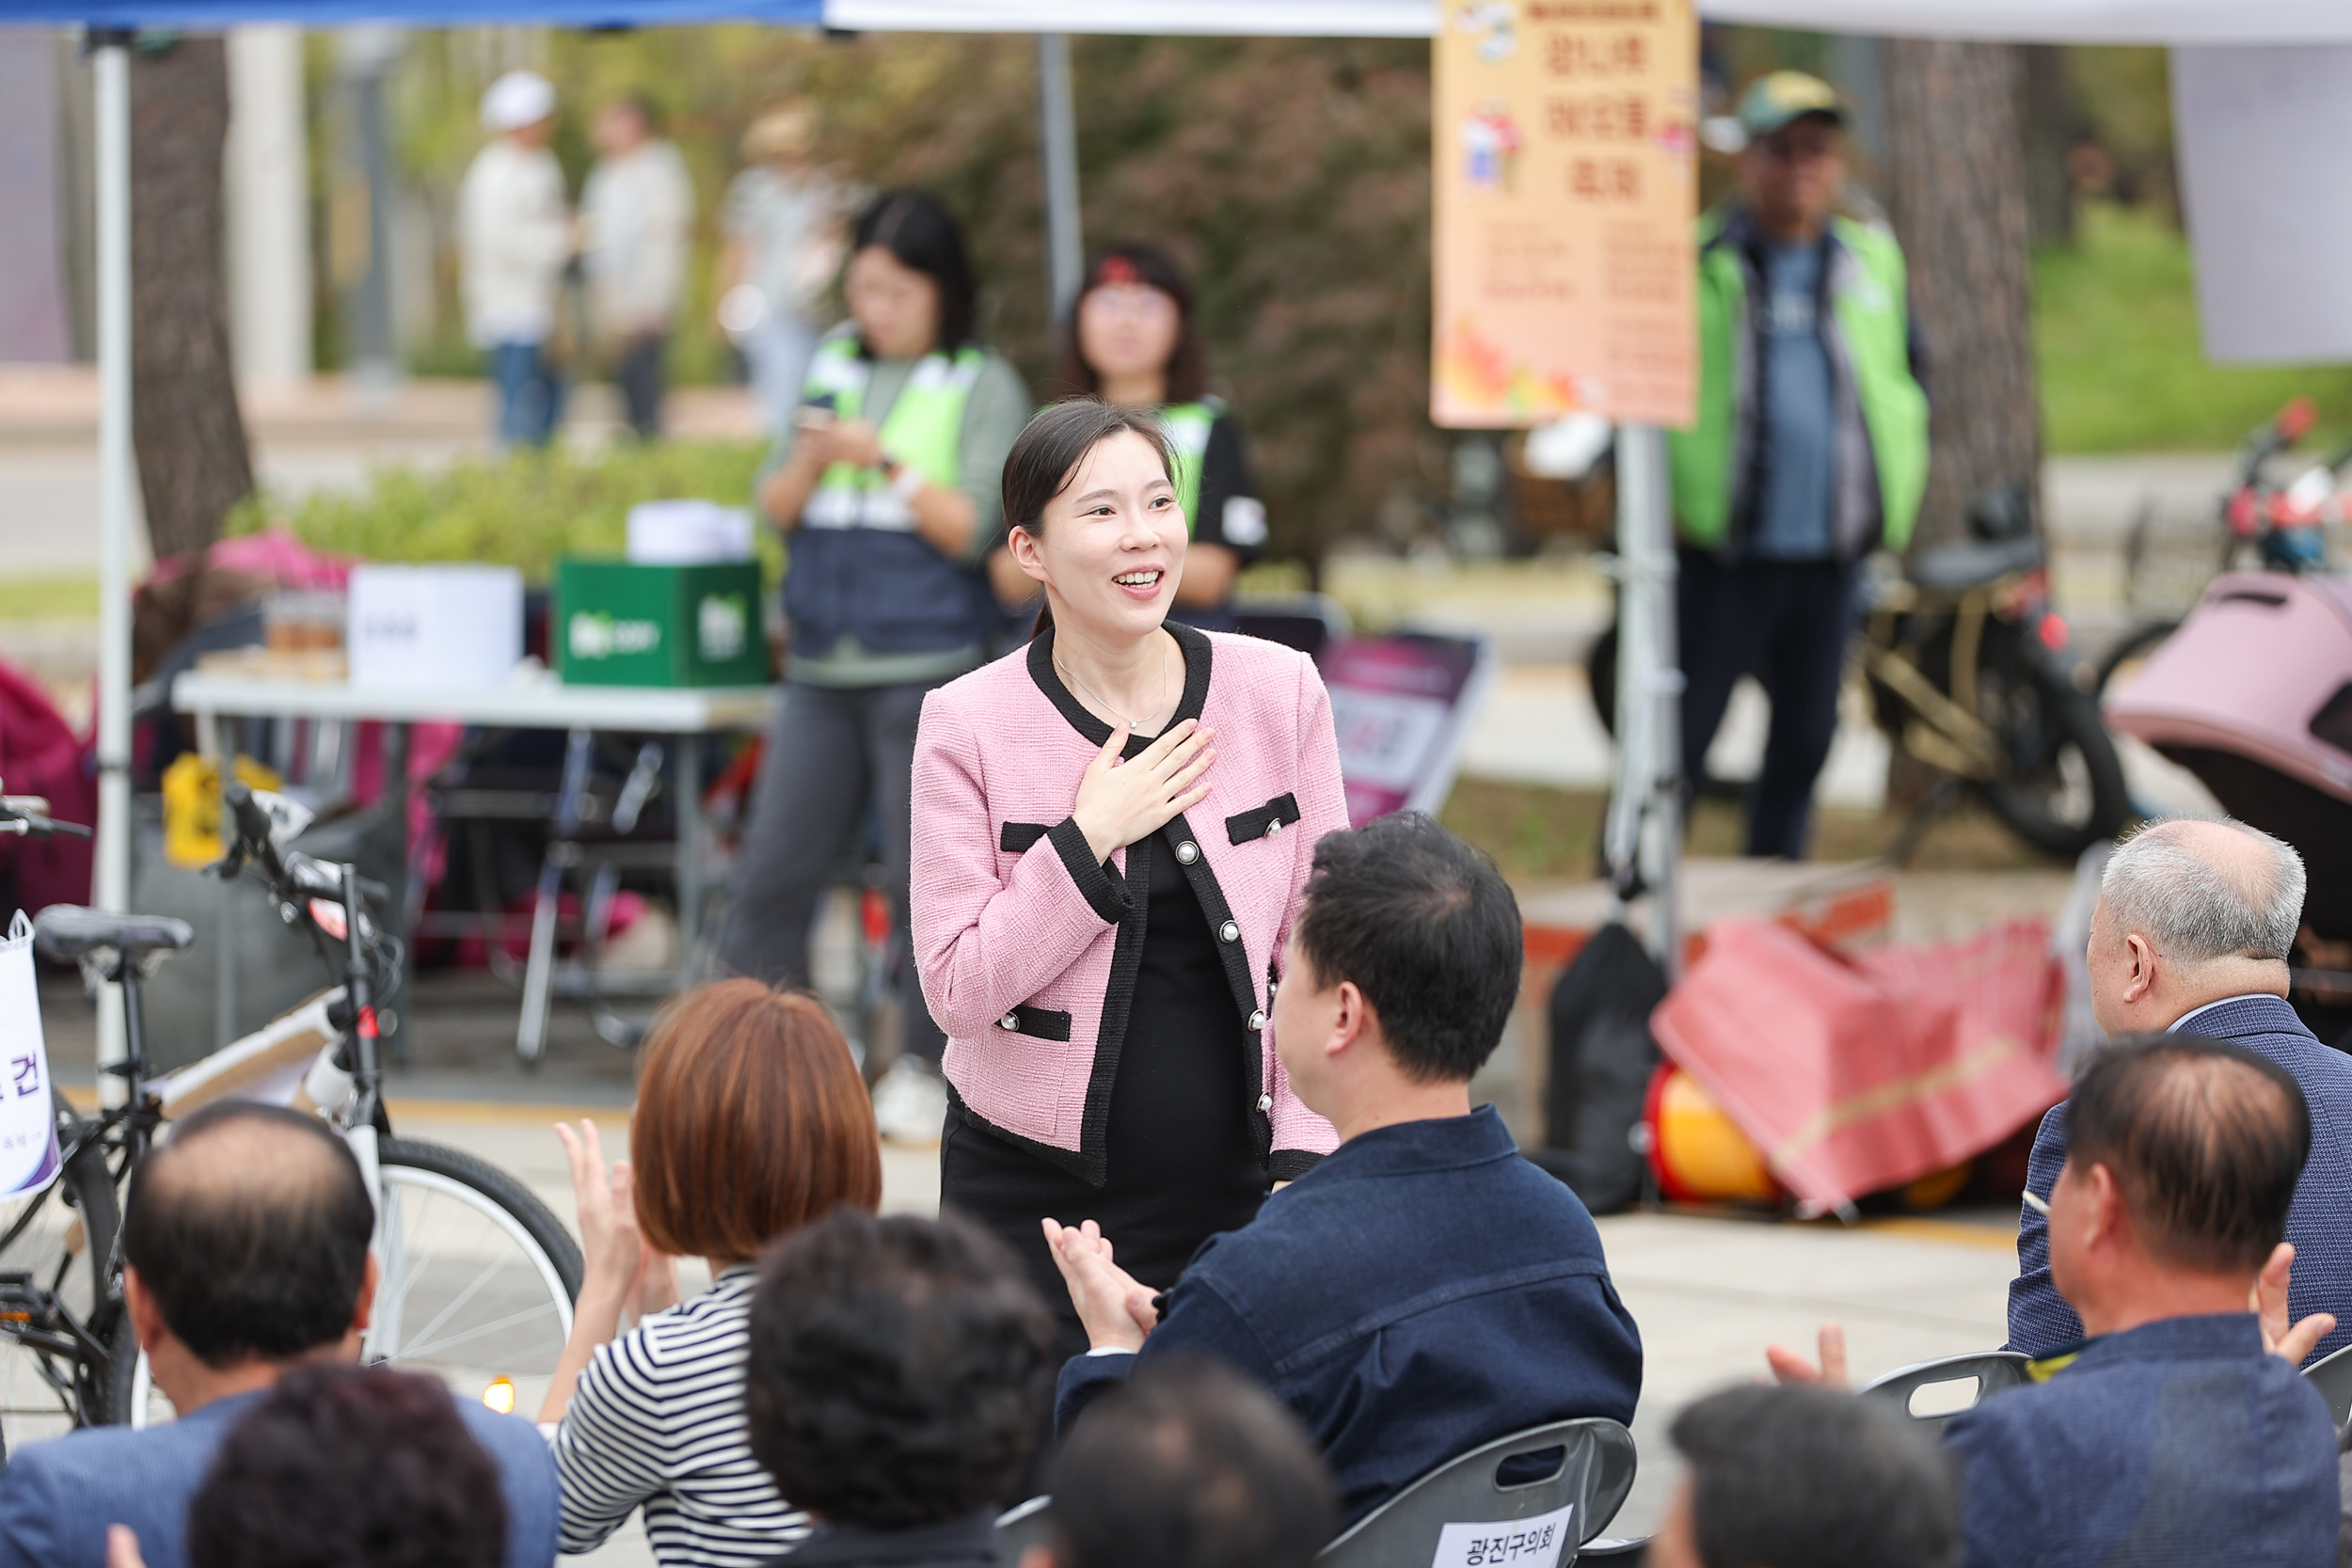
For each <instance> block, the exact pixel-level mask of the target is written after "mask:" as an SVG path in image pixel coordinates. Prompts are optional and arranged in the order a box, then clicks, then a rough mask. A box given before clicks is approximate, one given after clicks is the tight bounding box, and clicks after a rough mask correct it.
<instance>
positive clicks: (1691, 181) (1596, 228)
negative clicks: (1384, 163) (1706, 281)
mask: <svg viewBox="0 0 2352 1568" xmlns="http://www.w3.org/2000/svg"><path fill="white" fill-rule="evenodd" d="M1431 80H1432V84H1433V90H1434V92H1435V93H1436V100H1435V103H1434V105H1433V107H1434V111H1435V112H1434V114H1433V116H1432V119H1431V131H1430V144H1431V151H1432V156H1433V158H1434V160H1435V176H1436V219H1437V232H1436V243H1435V245H1433V246H1432V253H1433V256H1434V258H1435V266H1436V277H1435V288H1434V291H1433V309H1432V311H1431V325H1432V330H1433V333H1434V336H1435V341H1434V343H1433V345H1432V351H1431V361H1430V393H1429V417H1430V418H1431V419H1432V420H1434V421H1436V422H1437V423H1438V424H1440V425H1447V426H1452V427H1455V428H1489V429H1491V428H1497V427H1504V426H1518V425H1528V424H1537V423H1542V422H1544V421H1547V420H1556V419H1559V418H1561V417H1562V416H1564V415H1567V414H1573V413H1592V414H1598V415H1600V416H1602V417H1604V418H1606V419H1610V420H1616V421H1618V422H1620V423H1628V424H1651V425H1676V426H1679V425H1688V424H1689V423H1690V422H1691V419H1692V400H1693V396H1694V393H1695V389H1696V380H1697V360H1696V350H1695V336H1696V334H1695V329H1694V323H1693V319H1692V313H1693V309H1694V306H1693V295H1694V289H1695V281H1696V280H1695V276H1694V273H1695V267H1696V257H1695V254H1694V252H1693V249H1692V227H1693V224H1694V220H1695V218H1696V216H1697V200H1698V24H1697V20H1696V18H1695V16H1694V15H1693V14H1692V3H1691V0H1441V10H1440V22H1439V25H1438V38H1437V42H1436V45H1435V57H1434V59H1433V61H1432V69H1431Z"/></svg>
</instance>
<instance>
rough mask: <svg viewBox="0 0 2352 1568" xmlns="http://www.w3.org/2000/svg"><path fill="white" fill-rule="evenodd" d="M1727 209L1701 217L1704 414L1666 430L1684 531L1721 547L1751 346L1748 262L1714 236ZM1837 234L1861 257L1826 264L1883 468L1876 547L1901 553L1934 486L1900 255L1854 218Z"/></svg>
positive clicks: (1840, 222)
mask: <svg viewBox="0 0 2352 1568" xmlns="http://www.w3.org/2000/svg"><path fill="white" fill-rule="evenodd" d="M1726 216H1727V214H1725V213H1724V211H1722V210H1720V209H1719V210H1718V211H1716V212H1712V213H1709V214H1707V215H1706V216H1705V217H1702V218H1701V219H1700V220H1699V234H1698V239H1699V277H1698V306H1699V323H1698V338H1699V344H1698V346H1699V388H1698V419H1697V421H1696V422H1695V423H1694V424H1693V425H1692V428H1691V429H1689V430H1677V431H1670V432H1668V434H1667V437H1666V448H1667V463H1668V469H1669V473H1670V476H1671V480H1672V484H1673V490H1674V509H1675V522H1676V527H1677V531H1678V532H1679V534H1680V535H1681V537H1682V539H1683V540H1684V541H1685V542H1686V543H1689V544H1692V545H1696V546H1700V547H1701V548H1705V549H1721V548H1722V547H1723V546H1724V544H1725V543H1727V542H1728V538H1729V535H1730V531H1731V504H1732V494H1731V492H1732V486H1733V484H1734V483H1735V481H1736V479H1737V477H1738V476H1735V475H1734V474H1733V473H1732V471H1731V470H1732V462H1733V453H1732V449H1733V445H1734V432H1735V431H1736V430H1737V428H1738V425H1739V420H1740V409H1738V408H1737V407H1736V406H1735V405H1734V404H1735V400H1736V399H1737V397H1738V383H1739V374H1738V371H1739V366H1740V357H1741V356H1743V355H1746V354H1747V353H1749V352H1750V344H1751V342H1752V341H1753V339H1752V337H1751V334H1750V329H1749V321H1748V280H1747V270H1746V267H1745V265H1744V263H1743V261H1742V260H1741V258H1740V255H1739V254H1738V251H1737V249H1736V247H1735V246H1733V245H1728V244H1722V245H1719V244H1715V243H1714V242H1715V240H1716V239H1717V237H1718V236H1719V235H1721V234H1722V232H1723V230H1724V222H1725V220H1726ZM1830 234H1831V237H1832V238H1833V239H1835V240H1836V242H1837V245H1838V246H1839V247H1841V248H1842V249H1843V250H1844V252H1845V254H1846V256H1847V257H1849V258H1851V261H1852V263H1853V264H1852V265H1851V266H1850V267H1848V266H1839V265H1838V261H1837V258H1836V255H1835V254H1833V255H1832V256H1831V257H1830V258H1829V260H1828V262H1827V264H1828V265H1830V266H1831V267H1832V269H1833V270H1832V273H1831V285H1830V286H1831V291H1832V297H1831V300H1830V318H1831V324H1832V325H1834V326H1835V330H1836V333H1837V335H1838V339H1839V344H1840V346H1841V347H1842V348H1843V350H1844V355H1843V357H1844V362H1845V364H1846V366H1847V368H1848V370H1849V372H1850V373H1851V375H1852V377H1853V388H1854V399H1855V402H1856V404H1858V405H1859V406H1860V409H1861V414H1862V423H1863V428H1864V430H1865V431H1866V432H1867V434H1868V436H1869V438H1870V455H1871V460H1872V463H1873V464H1874V466H1875V467H1876V468H1877V470H1878V481H1879V511H1880V517H1881V519H1882V532H1881V534H1880V538H1879V541H1878V542H1879V543H1881V544H1883V545H1884V546H1886V547H1887V548H1888V549H1891V550H1899V549H1901V548H1902V547H1903V546H1905V545H1907V544H1909V543H1910V542H1911V529H1912V524H1913V523H1914V522H1915V521H1916V520H1917V518H1918V515H1919V498H1920V496H1921V495H1922V494H1924V493H1925V491H1926V489H1927V483H1928V398H1927V393H1926V392H1925V391H1923V390H1922V389H1921V388H1920V386H1919V383H1918V382H1917V381H1915V379H1913V377H1912V373H1911V345H1910V330H1909V326H1910V324H1909V316H1908V310H1909V306H1908V302H1907V298H1906V289H1905V283H1904V269H1903V253H1902V249H1901V247H1900V246H1899V245H1897V244H1896V243H1895V238H1894V236H1893V235H1891V234H1889V233H1887V232H1886V231H1885V230H1881V229H1875V228H1871V227H1868V226H1867V225H1864V224H1860V223H1856V222H1854V221H1852V220H1851V219H1850V218H1843V217H1834V218H1832V219H1831V220H1830ZM1756 373H1760V369H1759V370H1758V371H1757V372H1756Z"/></svg>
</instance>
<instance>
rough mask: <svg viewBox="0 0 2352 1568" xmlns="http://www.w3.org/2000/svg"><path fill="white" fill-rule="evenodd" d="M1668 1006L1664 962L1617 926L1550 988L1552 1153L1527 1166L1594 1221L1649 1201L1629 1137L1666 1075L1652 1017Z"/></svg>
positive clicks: (1598, 936) (1534, 1153)
mask: <svg viewBox="0 0 2352 1568" xmlns="http://www.w3.org/2000/svg"><path fill="white" fill-rule="evenodd" d="M1665 997H1666V976H1665V975H1664V974H1662V973H1661V971H1660V970H1659V967H1658V964H1657V961H1656V960H1655V959H1653V958H1651V957H1650V956H1649V954H1647V953H1646V952H1645V951H1644V950H1643V948H1642V944H1641V942H1640V941H1639V940H1638V939H1636V938H1635V936H1634V935H1633V933H1632V932H1631V931H1629V930H1628V929H1626V927H1624V926H1623V925H1621V924H1619V923H1618V922H1616V921H1611V922H1610V923H1609V924H1608V925H1606V926H1603V927H1601V928H1600V929H1599V930H1597V931H1595V932H1594V933H1593V935H1592V940H1591V941H1589V942H1586V943H1585V944H1584V949H1583V951H1582V952H1581V953H1579V954H1577V956H1576V961H1575V962H1574V963H1571V964H1570V965H1568V967H1567V969H1566V970H1565V972H1564V973H1563V974H1561V976H1560V979H1559V983H1558V984H1556V985H1554V986H1553V987H1552V989H1551V1083H1550V1086H1549V1089H1548V1090H1547V1092H1546V1094H1545V1099H1544V1111H1545V1117H1544V1126H1545V1130H1546V1133H1545V1136H1546V1142H1547V1144H1548V1145H1549V1147H1548V1148H1540V1149H1533V1150H1530V1151H1529V1153H1528V1156H1527V1157H1528V1158H1529V1159H1530V1160H1532V1161H1534V1163H1535V1164H1538V1165H1541V1166H1542V1167H1543V1168H1544V1169H1545V1170H1548V1171H1549V1172H1550V1173H1551V1174H1552V1175H1554V1176H1556V1177H1558V1178H1559V1179H1560V1180H1563V1181H1565V1182H1566V1183H1567V1184H1568V1185H1569V1186H1570V1187H1571V1188H1573V1189H1575V1192H1576V1196H1578V1197H1580V1198H1581V1199H1583V1201H1584V1207H1585V1208H1587V1209H1589V1210H1591V1211H1592V1212H1594V1213H1596V1214H1605V1213H1608V1212H1612V1211H1613V1210H1617V1209H1623V1208H1626V1207H1628V1206H1629V1205H1630V1204H1632V1203H1633V1202H1635V1201H1636V1200H1637V1199H1639V1198H1640V1196H1642V1181H1643V1178H1644V1175H1645V1164H1644V1161H1643V1158H1642V1154H1641V1151H1640V1150H1639V1149H1637V1148H1635V1147H1634V1146H1633V1142H1632V1138H1631V1134H1632V1132H1633V1130H1634V1128H1635V1127H1636V1126H1637V1125H1638V1124H1639V1123H1640V1122H1641V1119H1642V1101H1643V1100H1644V1098H1645V1096H1646V1095H1647V1093H1648V1092H1649V1081H1650V1074H1651V1073H1652V1072H1653V1071H1654V1070H1656V1069H1657V1066H1658V1046H1657V1043H1656V1042H1655V1041H1654V1040H1652V1039H1651V1038H1650V1033H1649V1015H1650V1013H1651V1011H1652V1010H1653V1009H1654V1008H1656V1007H1657V1006H1658V1004H1659V1003H1661V1002H1662V1001H1664V1000H1665Z"/></svg>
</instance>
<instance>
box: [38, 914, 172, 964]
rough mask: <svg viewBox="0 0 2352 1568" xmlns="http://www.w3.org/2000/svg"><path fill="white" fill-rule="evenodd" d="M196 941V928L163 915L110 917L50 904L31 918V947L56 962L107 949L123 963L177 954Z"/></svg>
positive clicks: (115, 915) (43, 956)
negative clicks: (163, 954)
mask: <svg viewBox="0 0 2352 1568" xmlns="http://www.w3.org/2000/svg"><path fill="white" fill-rule="evenodd" d="M195 940H196V928H195V927H192V926H190V925H189V924H188V923H187V922H186V921H184V920H174V919H172V918H171V917H170V916H169V915H167V914H111V913H109V912H107V911H104V910H86V909H84V908H83V907H82V906H81V905H79V904H52V905H50V906H49V907H48V908H47V909H45V910H43V911H40V913H39V914H37V915H35V916H34V917H33V947H34V949H35V951H37V952H39V953H40V956H41V957H42V958H54V959H56V960H58V961H60V962H62V961H64V960H66V959H69V958H80V957H81V956H82V955H83V954H85V953H95V952H97V951H98V950H99V949H100V948H102V947H111V948H113V949H114V950H115V951H116V952H118V953H119V954H121V955H122V956H123V958H126V959H134V960H135V959H138V958H145V957H146V956H147V955H148V954H150V953H177V952H178V951H180V949H182V948H183V947H185V946H186V945H187V944H188V943H189V942H194V941H195Z"/></svg>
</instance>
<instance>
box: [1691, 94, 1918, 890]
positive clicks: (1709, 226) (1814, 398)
mask: <svg viewBox="0 0 2352 1568" xmlns="http://www.w3.org/2000/svg"><path fill="white" fill-rule="evenodd" d="M1845 118H1846V117H1845V111H1844V109H1843V108H1842V107H1840V105H1839V103H1838V101H1837V94H1836V91H1835V90H1834V89H1833V88H1832V87H1830V86H1829V84H1828V83H1826V82H1823V81H1820V80H1819V79H1818V78H1815V77H1812V76H1807V75H1804V74H1803V73H1802V72H1799V71H1774V72H1772V74H1770V75H1768V76H1764V77H1761V78H1759V79H1758V80H1757V81H1756V82H1755V83H1754V84H1753V85H1751V86H1750V87H1749V88H1748V89H1747V91H1746V92H1745V93H1744V94H1743V95H1742V96H1741V98H1740V107H1739V119H1740V127H1741V129H1742V130H1743V131H1745V133H1746V134H1747V138H1748V139H1747V147H1746V150H1744V151H1743V152H1742V153H1741V154H1740V194H1739V195H1738V197H1737V198H1734V199H1733V200H1732V201H1731V202H1729V203H1727V204H1726V205H1725V206H1724V207H1723V208H1721V209H1718V210H1717V211H1715V212H1712V213H1709V214H1707V215H1706V216H1705V217H1703V218H1702V219H1700V221H1699V263H1698V267H1699V275H1698V316H1699V321H1698V346H1699V389H1698V419H1697V421H1696V423H1695V424H1694V425H1693V426H1692V428H1691V429H1689V430H1684V431H1677V432H1674V433H1673V434H1672V435H1670V436H1668V455H1669V464H1670V467H1671V472H1672V478H1673V491H1674V510H1675V525H1676V531H1677V535H1678V538H1679V542H1680V546H1681V548H1680V573H1681V575H1680V578H1679V592H1678V594H1677V601H1678V610H1679V619H1680V626H1681V645H1682V646H1681V653H1682V673H1683V677H1684V680H1685V683H1686V684H1685V687H1684V691H1683V700H1682V758H1683V769H1684V772H1685V774H1686V776H1688V777H1690V778H1692V779H1695V778H1697V777H1699V776H1700V774H1701V773H1702V771H1703V769H1704V767H1705V759H1706V756H1707V749H1708V745H1709V744H1710V743H1711V742H1712V741H1713V740H1714V738H1715V730H1716V728H1717V726H1718V725H1720V724H1721V723H1722V722H1723V716H1724V707H1725V705H1727V704H1728V703H1729V702H1730V700H1731V690H1732V688H1733V687H1734V686H1735V685H1737V684H1738V682H1739V680H1740V676H1741V675H1746V674H1753V675H1755V676H1756V679H1757V681H1758V682H1759V683H1760V684H1761V685H1762V686H1763V688H1764V694H1765V695H1766V697H1768V698H1769V699H1770V700H1771V703H1772V734H1771V738H1770V739H1769V740H1768V741H1767V742H1766V744H1765V749H1764V766H1763V769H1762V771H1761V772H1760V773H1759V774H1758V776H1757V778H1756V784H1755V785H1754V787H1753V788H1752V789H1751V790H1750V791H1749V794H1748V801H1747V805H1748V828H1747V852H1748V853H1749V854H1751V855H1764V856H1778V857H1782V858H1786V859H1789V860H1799V859H1802V858H1804V851H1805V843H1806V840H1807V838H1808V837H1809V836H1810V833H1811V829H1812V815H1813V785H1814V781H1815V780H1816V778H1818V777H1819V776H1820V771H1821V766H1822V764H1823V763H1824V762H1826V761H1827V760H1828V757H1829V749H1830V742H1831V740H1832V739H1833V738H1834V737H1835V736H1836V732H1837V694H1838V688H1839V686H1840V684H1841V683H1842V680H1843V676H1844V672H1845V662H1846V645H1847V641H1848V640H1849V639H1850V638H1851V635H1852V631H1853V626H1854V621H1855V615H1856V605H1855V594H1854V587H1855V572H1856V568H1857V565H1858V563H1859V562H1861V560H1862V558H1863V557H1864V556H1866V555H1867V554H1869V553H1870V552H1871V551H1872V550H1874V549H1879V548H1885V549H1890V550H1900V549H1902V548H1903V546H1905V545H1906V544H1907V543H1908V542H1909V541H1910V538H1911V527H1912V522H1913V519H1914V518H1915V516H1916V515H1917V513H1918V510H1919V497H1920V493H1921V492H1922V491H1923V490H1924V489H1925V488H1926V485H1927V471H1928V400H1927V393H1926V391H1925V390H1924V388H1922V386H1921V383H1920V372H1921V355H1920V348H1919V340H1918V335H1917V333H1916V331H1915V326H1914V324H1913V322H1912V319H1911V311H1910V308H1909V301H1908V297H1907V293H1908V291H1907V289H1906V286H1905V282H1904V271H1903V256H1902V251H1901V249H1900V247H1899V246H1898V245H1896V243H1895V238H1894V236H1893V235H1892V234H1890V233H1888V232H1887V231H1886V230H1885V229H1884V228H1883V226H1881V225H1876V224H1868V223H1863V222H1859V221H1856V220H1854V219H1852V218H1849V217H1845V216H1842V215H1839V214H1838V211H1837V209H1838V205H1839V200H1840V198H1841V197H1842V195H1843V192H1844V185H1845V161H1844V156H1843V150H1842V147H1841V139H1842V134H1843V130H1844V125H1845Z"/></svg>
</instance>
